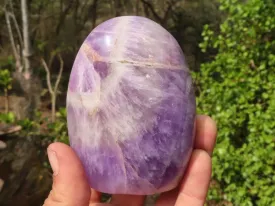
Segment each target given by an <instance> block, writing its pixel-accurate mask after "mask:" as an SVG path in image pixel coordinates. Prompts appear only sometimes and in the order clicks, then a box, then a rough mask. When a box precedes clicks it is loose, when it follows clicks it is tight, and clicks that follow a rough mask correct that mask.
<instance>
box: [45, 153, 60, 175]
mask: <svg viewBox="0 0 275 206" xmlns="http://www.w3.org/2000/svg"><path fill="white" fill-rule="evenodd" d="M47 152H48V158H49V162H50V164H51V167H52V170H53V175H54V176H56V175H58V171H59V165H58V159H57V156H56V152H55V151H52V150H49V149H48V151H47Z"/></svg>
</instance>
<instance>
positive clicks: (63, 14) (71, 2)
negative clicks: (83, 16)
mask: <svg viewBox="0 0 275 206" xmlns="http://www.w3.org/2000/svg"><path fill="white" fill-rule="evenodd" d="M73 5H74V1H72V0H71V1H70V2H69V3H68V4H67V7H66V8H65V10H64V11H62V12H61V15H60V17H59V21H58V24H57V26H56V29H55V34H59V32H60V28H61V26H62V25H63V23H64V20H65V19H66V16H67V15H68V13H69V11H70V9H71V8H72V7H73Z"/></svg>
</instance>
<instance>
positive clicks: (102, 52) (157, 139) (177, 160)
mask: <svg viewBox="0 0 275 206" xmlns="http://www.w3.org/2000/svg"><path fill="white" fill-rule="evenodd" d="M67 111H68V130H69V136H70V144H71V147H72V148H73V149H74V150H75V151H76V153H77V155H78V156H79V158H80V159H81V161H82V163H83V165H84V168H85V170H86V174H87V177H88V180H89V183H90V185H91V187H93V188H94V189H96V190H98V191H101V192H105V193H111V194H138V195H142V194H145V195H148V194H154V193H160V192H164V191H168V190H171V189H173V188H175V187H176V186H177V184H178V183H179V180H180V179H181V177H182V175H183V173H184V170H185V168H186V165H187V163H188V160H189V158H190V154H191V151H192V145H193V136H194V135H193V129H194V118H195V96H194V91H193V86H192V80H191V76H190V74H189V70H188V68H187V66H186V63H185V60H184V56H183V53H182V50H181V48H180V46H179V45H178V43H177V41H176V40H175V39H174V38H173V37H172V35H171V34H170V33H169V32H168V31H166V30H165V29H164V28H163V27H161V26H160V25H159V24H157V23H155V22H153V21H151V20H149V19H146V18H144V17H134V16H124V17H117V18H113V19H110V20H108V21H106V22H104V23H102V24H100V25H99V26H98V27H96V28H95V29H94V30H93V31H92V32H91V33H90V34H89V36H88V37H87V38H86V40H85V41H84V43H83V45H82V46H81V48H80V50H79V52H78V54H77V56H76V59H75V62H74V66H73V69H72V72H71V77H70V82H69V88H68V94H67Z"/></svg>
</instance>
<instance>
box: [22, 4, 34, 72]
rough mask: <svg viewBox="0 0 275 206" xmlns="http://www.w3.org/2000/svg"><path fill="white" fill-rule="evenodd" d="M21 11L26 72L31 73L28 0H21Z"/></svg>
mask: <svg viewBox="0 0 275 206" xmlns="http://www.w3.org/2000/svg"><path fill="white" fill-rule="evenodd" d="M21 12H22V28H23V42H24V49H23V58H24V68H25V72H26V73H27V74H28V73H30V68H31V64H30V57H31V56H32V49H31V42H30V33H29V21H28V7H27V0H21Z"/></svg>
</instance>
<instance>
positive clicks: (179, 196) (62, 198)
mask: <svg viewBox="0 0 275 206" xmlns="http://www.w3.org/2000/svg"><path fill="white" fill-rule="evenodd" d="M216 133H217V129H216V124H215V122H214V121H213V120H212V119H211V118H210V117H208V116H204V115H198V116H197V117H196V138H195V143H194V150H193V153H192V156H191V159H190V161H189V164H188V167H187V170H186V172H185V175H184V177H183V180H182V182H181V183H180V184H179V186H178V188H176V189H174V190H172V191H169V192H166V193H163V194H161V195H160V197H159V198H158V200H157V202H156V206H185V205H187V206H203V205H204V202H205V198H206V195H207V191H208V187H209V182H210V179H211V154H212V152H213V149H214V145H215V140H216ZM48 156H49V160H50V163H51V166H52V169H53V172H54V173H53V186H52V190H51V192H50V194H49V196H48V198H47V199H46V200H45V203H44V206H65V205H66V206H108V205H109V206H111V205H116V206H141V205H143V203H144V200H145V196H137V195H113V196H112V199H111V203H100V193H99V192H97V191H95V190H94V189H91V188H90V186H89V184H88V181H87V178H86V175H85V172H84V169H83V166H82V164H81V162H80V160H79V158H78V157H77V155H76V154H75V152H74V151H73V150H72V149H71V148H70V147H69V146H67V145H65V144H62V143H53V144H51V145H50V146H49V147H48Z"/></svg>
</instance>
